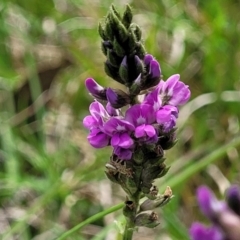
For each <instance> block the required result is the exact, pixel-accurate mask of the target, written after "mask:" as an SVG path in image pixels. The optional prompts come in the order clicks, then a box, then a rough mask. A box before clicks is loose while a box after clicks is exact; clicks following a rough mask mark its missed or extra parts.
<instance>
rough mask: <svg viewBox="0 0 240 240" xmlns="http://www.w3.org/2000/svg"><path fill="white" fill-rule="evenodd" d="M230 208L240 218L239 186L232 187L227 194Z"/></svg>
mask: <svg viewBox="0 0 240 240" xmlns="http://www.w3.org/2000/svg"><path fill="white" fill-rule="evenodd" d="M226 198H227V203H228V206H229V207H230V208H231V209H232V210H233V211H234V212H235V213H236V214H237V215H238V216H240V188H239V186H237V185H232V186H231V187H230V188H229V189H228V190H227V193H226Z"/></svg>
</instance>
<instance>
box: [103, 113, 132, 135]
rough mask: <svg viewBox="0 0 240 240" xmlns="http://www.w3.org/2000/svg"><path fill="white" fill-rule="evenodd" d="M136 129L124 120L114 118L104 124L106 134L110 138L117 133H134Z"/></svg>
mask: <svg viewBox="0 0 240 240" xmlns="http://www.w3.org/2000/svg"><path fill="white" fill-rule="evenodd" d="M134 129H135V127H134V126H133V124H131V123H129V122H128V121H126V120H124V119H120V118H117V117H112V118H111V119H109V120H108V121H107V122H106V123H105V124H104V132H105V133H107V134H108V135H109V136H113V135H114V134H116V133H124V132H128V133H129V134H130V133H131V132H133V131H134Z"/></svg>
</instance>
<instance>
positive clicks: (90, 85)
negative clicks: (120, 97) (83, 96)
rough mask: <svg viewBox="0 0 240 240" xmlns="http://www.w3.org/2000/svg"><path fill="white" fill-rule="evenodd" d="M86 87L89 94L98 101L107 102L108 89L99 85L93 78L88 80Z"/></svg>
mask: <svg viewBox="0 0 240 240" xmlns="http://www.w3.org/2000/svg"><path fill="white" fill-rule="evenodd" d="M85 85H86V88H87V90H88V91H89V93H90V94H91V95H92V96H93V97H95V98H96V99H98V100H103V101H106V100H107V97H106V89H105V88H104V87H102V86H101V85H99V84H98V83H97V82H96V81H95V80H94V79H93V78H88V79H87V80H86V81H85Z"/></svg>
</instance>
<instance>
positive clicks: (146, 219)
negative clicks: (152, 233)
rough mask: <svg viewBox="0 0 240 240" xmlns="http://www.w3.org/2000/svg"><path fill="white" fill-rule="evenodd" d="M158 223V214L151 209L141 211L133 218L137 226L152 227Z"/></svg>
mask: <svg viewBox="0 0 240 240" xmlns="http://www.w3.org/2000/svg"><path fill="white" fill-rule="evenodd" d="M159 224H160V222H159V221H158V215H157V214H156V213H155V212H152V211H146V212H141V213H139V214H138V215H137V216H136V218H135V225H136V226H139V227H141V226H143V227H148V228H154V227H156V226H158V225H159Z"/></svg>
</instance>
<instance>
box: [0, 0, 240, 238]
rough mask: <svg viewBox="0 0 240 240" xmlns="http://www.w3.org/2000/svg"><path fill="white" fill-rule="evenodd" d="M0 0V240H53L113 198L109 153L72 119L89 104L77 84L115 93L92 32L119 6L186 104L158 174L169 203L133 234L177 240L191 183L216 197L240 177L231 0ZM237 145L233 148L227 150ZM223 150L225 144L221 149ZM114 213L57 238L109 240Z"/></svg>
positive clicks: (186, 220)
mask: <svg viewBox="0 0 240 240" xmlns="http://www.w3.org/2000/svg"><path fill="white" fill-rule="evenodd" d="M119 2H120V1H109V0H102V1H101V0H41V1H39V0H31V1H29V0H8V1H7V0H2V1H1V2H0V123H1V124H0V236H1V237H0V238H1V239H6V240H11V239H23V240H28V239H34V240H45V239H48V240H51V239H55V238H56V237H57V236H59V235H60V234H61V233H63V232H64V231H66V230H68V229H71V228H72V227H74V226H75V225H76V224H78V223H80V222H81V221H83V220H86V219H87V218H88V217H90V216H92V215H94V214H96V213H98V212H100V211H102V210H104V209H107V208H108V207H110V206H113V205H114V204H118V203H121V202H123V201H124V199H125V194H124V192H122V191H121V190H120V189H119V187H118V186H117V185H114V184H112V183H110V182H109V181H108V180H107V178H106V177H105V174H104V170H105V163H106V162H107V161H108V159H109V156H110V152H111V150H110V149H101V150H95V149H93V148H92V147H91V146H90V145H89V144H88V142H87V140H86V137H87V134H88V132H87V131H86V130H85V129H83V126H82V124H81V120H82V119H83V117H84V116H85V115H86V114H88V106H89V104H90V103H91V101H92V99H91V97H90V96H89V94H88V93H87V91H86V89H85V87H84V80H85V79H86V78H87V77H93V78H94V79H95V80H97V81H98V82H99V83H100V84H102V85H104V86H110V85H111V86H117V83H115V82H112V81H110V78H108V77H106V75H105V73H104V71H103V62H104V60H105V58H104V55H103V54H102V53H101V50H100V37H99V36H98V33H97V25H98V22H99V21H100V19H102V18H103V17H104V16H105V15H106V13H107V11H108V9H109V6H110V5H111V3H114V4H115V6H116V8H117V9H119V11H120V12H123V10H124V5H125V4H126V3H129V4H130V5H131V6H132V7H133V11H134V22H136V23H137V24H138V25H139V26H140V27H141V28H142V30H143V36H144V40H145V46H146V49H147V52H148V53H151V54H153V55H154V56H155V57H156V58H157V59H158V60H159V62H160V64H161V68H162V73H163V78H164V79H167V78H168V77H169V76H170V75H172V74H175V73H179V74H181V80H182V81H183V82H185V83H186V84H188V85H189V86H190V89H191V92H192V96H191V102H190V103H189V104H187V105H185V106H184V107H183V108H182V109H181V110H180V113H181V114H180V118H179V121H178V127H179V129H178V138H179V141H178V144H177V145H176V146H175V147H174V148H173V149H171V150H170V151H168V152H167V154H166V155H167V161H166V163H167V164H169V165H171V169H170V172H169V173H168V174H167V175H166V176H165V177H164V178H163V179H161V180H159V181H157V182H156V183H157V185H158V186H159V187H160V189H161V190H163V189H164V188H165V187H166V186H167V185H170V186H171V187H172V190H173V193H174V195H175V198H173V200H172V201H171V202H170V204H168V205H167V206H166V207H164V208H163V209H159V210H158V212H159V214H160V222H161V224H160V226H158V227H157V228H155V229H139V231H138V233H136V234H135V239H143V240H145V239H160V240H169V239H170V240H171V239H172V240H182V239H184V240H185V239H189V237H188V228H189V226H190V225H191V223H192V222H193V221H195V220H204V218H203V216H202V215H201V213H200V212H199V209H198V206H197V201H196V198H195V191H196V188H197V187H198V186H200V185H202V184H206V185H208V186H210V187H211V188H212V189H214V191H215V192H216V194H217V195H218V196H219V197H222V196H223V193H224V191H225V189H226V188H227V187H228V186H229V184H230V183H239V182H240V175H239V170H240V165H239V151H240V146H239V145H240V144H239V142H240V141H239V120H240V110H239V109H240V108H239V106H240V14H239V9H240V2H239V1H236V0H229V1H224V0H212V1H197V0H186V1H180V0H163V1H159V0H152V1H144V0H133V1H121V3H119ZM235 138H237V139H238V142H237V144H231V141H232V140H233V139H235ZM229 143H230V146H229V145H227V147H226V144H229ZM119 216H121V211H117V212H115V213H112V214H110V215H107V216H106V217H105V218H103V219H99V220H98V221H96V222H94V223H91V224H89V225H87V226H85V227H84V228H82V229H81V230H80V231H77V232H75V233H74V234H72V235H71V236H70V237H69V238H68V239H80V240H82V239H95V240H100V239H109V240H111V239H119V235H118V232H119V229H118V225H119V224H120V223H119V222H118V220H119Z"/></svg>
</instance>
